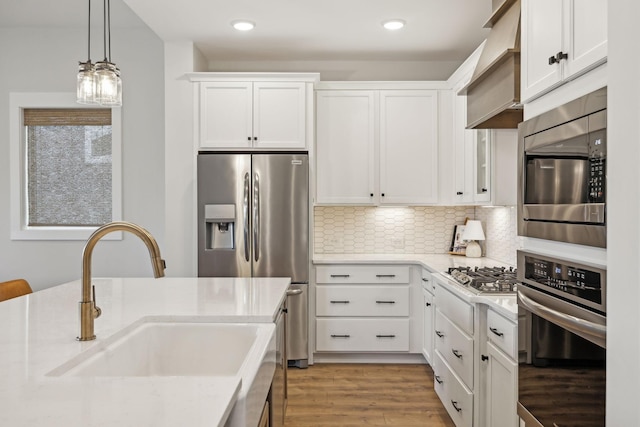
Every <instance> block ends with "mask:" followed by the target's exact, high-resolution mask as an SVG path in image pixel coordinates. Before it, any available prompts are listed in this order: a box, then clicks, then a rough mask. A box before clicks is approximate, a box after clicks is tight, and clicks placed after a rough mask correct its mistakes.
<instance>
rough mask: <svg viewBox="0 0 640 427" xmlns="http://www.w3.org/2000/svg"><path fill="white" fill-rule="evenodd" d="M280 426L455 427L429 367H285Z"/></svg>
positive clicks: (360, 365) (343, 365) (349, 365)
mask: <svg viewBox="0 0 640 427" xmlns="http://www.w3.org/2000/svg"><path fill="white" fill-rule="evenodd" d="M287 374H288V377H289V380H288V384H289V406H288V408H287V416H286V420H285V427H358V426H401V427H411V426H422V427H425V426H428V427H455V425H454V424H453V421H451V418H449V415H448V414H447V412H446V410H445V409H444V406H442V403H441V402H440V399H438V396H437V395H436V394H435V392H434V390H433V372H432V371H431V368H430V367H429V366H428V365H377V364H315V365H313V366H309V368H308V369H298V368H289V369H288V370H287Z"/></svg>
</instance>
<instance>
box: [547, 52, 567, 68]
mask: <svg viewBox="0 0 640 427" xmlns="http://www.w3.org/2000/svg"><path fill="white" fill-rule="evenodd" d="M568 58H569V54H568V53H565V52H558V53H556V55H555V56H550V57H549V65H553V64H558V63H560V61H562V60H563V59H568Z"/></svg>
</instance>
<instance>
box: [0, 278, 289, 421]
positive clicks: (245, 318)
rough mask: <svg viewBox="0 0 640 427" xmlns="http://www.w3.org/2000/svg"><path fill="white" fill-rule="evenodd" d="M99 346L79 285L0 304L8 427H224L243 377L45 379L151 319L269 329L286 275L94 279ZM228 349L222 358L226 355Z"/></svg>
mask: <svg viewBox="0 0 640 427" xmlns="http://www.w3.org/2000/svg"><path fill="white" fill-rule="evenodd" d="M93 284H94V285H95V288H96V296H97V303H98V305H99V306H100V307H101V308H102V316H100V317H99V318H98V319H96V321H95V331H96V335H97V339H96V340H95V341H88V342H78V341H76V339H75V337H76V336H77V334H78V328H79V318H78V317H79V316H78V301H79V300H80V281H74V282H69V283H66V284H63V285H60V286H56V287H53V288H49V289H46V290H43V291H40V292H35V293H33V294H30V295H28V296H24V297H20V298H15V299H12V300H8V301H5V302H2V303H0V324H1V325H2V328H0V377H1V378H2V382H1V385H0V402H2V403H0V425H3V426H40V425H46V426H98V425H100V426H111V425H113V426H116V425H117V426H127V425H131V426H134V425H135V426H151V425H153V426H177V425H188V426H205V425H206V426H217V425H221V424H223V423H224V422H225V420H226V419H227V417H228V416H229V413H230V411H231V409H232V408H233V404H234V402H235V400H236V398H237V395H238V392H239V390H240V387H241V385H240V381H241V380H240V378H239V377H128V378H123V377H94V378H82V377H64V376H63V377H55V376H47V373H49V372H50V371H52V370H53V369H54V368H56V367H58V366H60V365H62V364H63V363H65V362H67V361H68V360H70V359H71V358H73V357H75V356H77V355H78V354H80V353H82V352H83V351H85V350H87V349H89V348H91V347H92V346H96V345H99V344H100V343H101V342H102V341H103V340H105V339H107V338H108V337H110V336H111V335H112V334H114V333H116V332H118V331H120V330H122V329H123V328H125V327H127V326H129V325H132V324H134V323H136V322H140V321H142V320H143V319H146V318H150V317H151V318H162V319H163V320H179V321H195V322H234V323H256V322H259V323H271V322H273V320H274V319H275V316H276V314H277V312H278V309H279V307H280V305H281V303H282V302H283V300H284V298H285V292H286V289H287V288H288V287H289V284H290V280H289V279H288V278H271V279H266V278H162V279H153V278H124V279H123V278H114V279H94V280H93ZM220 351H224V349H223V348H221V349H220Z"/></svg>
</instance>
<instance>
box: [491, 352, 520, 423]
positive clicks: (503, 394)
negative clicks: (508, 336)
mask: <svg viewBox="0 0 640 427" xmlns="http://www.w3.org/2000/svg"><path fill="white" fill-rule="evenodd" d="M487 353H488V356H489V360H487V362H488V364H489V366H488V368H487V396H486V399H487V400H486V411H487V423H486V425H487V426H491V427H516V426H517V425H518V416H517V414H516V403H517V400H518V382H517V380H518V364H517V363H516V362H515V361H514V360H513V359H511V358H510V357H507V355H505V354H504V353H503V352H502V351H500V350H499V349H498V348H497V347H496V346H495V345H493V343H491V342H489V343H488V344H487Z"/></svg>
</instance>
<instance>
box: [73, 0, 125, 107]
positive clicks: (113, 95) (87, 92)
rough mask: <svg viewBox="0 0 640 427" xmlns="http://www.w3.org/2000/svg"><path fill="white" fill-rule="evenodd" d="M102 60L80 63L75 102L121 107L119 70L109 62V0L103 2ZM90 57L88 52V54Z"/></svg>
mask: <svg viewBox="0 0 640 427" xmlns="http://www.w3.org/2000/svg"><path fill="white" fill-rule="evenodd" d="M103 22H104V34H103V47H104V59H103V60H102V61H98V62H96V63H95V65H94V64H92V63H91V59H88V60H87V62H81V63H80V66H79V71H78V83H77V84H78V86H77V101H78V102H79V103H81V104H98V105H103V106H107V107H119V106H121V105H122V80H121V79H120V70H119V69H118V67H117V66H116V64H114V63H113V62H111V0H103ZM87 44H88V45H89V51H90V50H91V0H89V41H88V43H87ZM89 56H90V52H89Z"/></svg>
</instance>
